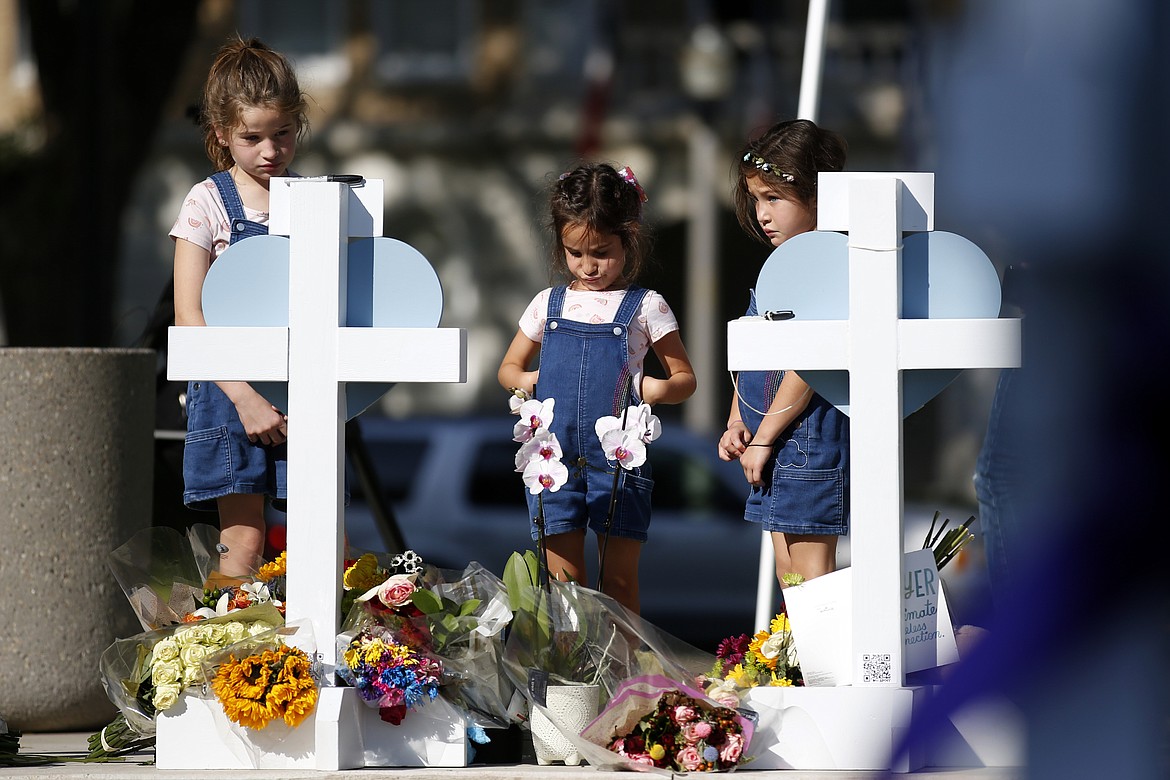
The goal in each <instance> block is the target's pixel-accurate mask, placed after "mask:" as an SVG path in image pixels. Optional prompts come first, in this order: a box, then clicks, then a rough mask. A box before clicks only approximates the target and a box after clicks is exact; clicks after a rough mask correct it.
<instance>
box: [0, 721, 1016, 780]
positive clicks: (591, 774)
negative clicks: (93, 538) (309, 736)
mask: <svg viewBox="0 0 1170 780" xmlns="http://www.w3.org/2000/svg"><path fill="white" fill-rule="evenodd" d="M88 737H89V734H88V733H66V734H28V733H26V734H25V735H24V736H23V737H21V740H20V747H21V750H20V752H21V753H22V754H31V753H45V754H51V755H65V756H75V757H81V756H84V755H85V754H86V753H87V752H88V748H87V746H86V739H87V738H88ZM738 771H740V772H747V773H748V776H747V777H745V779H744V780H778V779H779V778H784V780H873V778H878V777H882V775H881V773H875V772H854V771H805V770H787V771H782V770H761V771H751V770H749V769H746V768H743V769H740V770H738ZM900 776H903V777H913V778H915V780H1025V778H1026V777H1027V773H1026V770H1025V769H1023V768H1021V767H1008V768H1005V767H984V768H979V769H938V768H930V769H925V770H920V771H918V772H912V773H908V774H905V775H900ZM0 777H3V778H6V779H7V778H40V779H41V780H46V779H50V778H60V779H61V780H79V779H82V778H94V779H95V780H111V779H113V778H147V777H154V778H162V779H163V780H188V778H190V779H191V780H208V779H211V780H285V779H286V778H288V779H289V780H292V779H293V778H315V779H316V780H324V779H325V778H341V777H344V778H351V780H352V778H400V779H402V780H406V779H407V778H409V780H481V779H482V780H568V779H569V778H582V779H583V778H588V779H589V780H609V779H611V778H612V779H613V780H629V778H630V777H631V774H630V773H629V772H614V771H601V770H597V769H593V768H591V767H588V766H580V767H567V766H559V765H558V766H539V765H537V764H472V765H471V766H469V767H462V768H458V769H451V768H442V769H420V768H407V769H391V768H366V769H349V770H344V771H340V772H327V771H313V770H201V771H200V770H163V769H156V768H155V766H154V751H153V749H148V750H145V751H142V752H141V753H138V754H135V755H132V756H129V757H127V758H126V759H125V760H123V761H116V762H107V763H91V764H86V763H61V764H53V765H51V766H41V767H17V768H0Z"/></svg>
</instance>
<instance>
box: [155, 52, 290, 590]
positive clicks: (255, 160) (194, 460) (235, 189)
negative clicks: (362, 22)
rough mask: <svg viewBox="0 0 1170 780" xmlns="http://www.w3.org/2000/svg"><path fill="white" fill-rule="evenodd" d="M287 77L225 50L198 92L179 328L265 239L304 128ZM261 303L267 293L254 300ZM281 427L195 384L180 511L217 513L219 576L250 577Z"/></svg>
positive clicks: (260, 58)
mask: <svg viewBox="0 0 1170 780" xmlns="http://www.w3.org/2000/svg"><path fill="white" fill-rule="evenodd" d="M305 111H306V101H305V97H304V95H303V93H302V92H301V90H300V87H299V86H298V83H297V78H296V74H295V73H294V72H293V69H292V66H291V65H290V64H289V62H288V60H286V59H285V58H284V57H283V56H282V55H280V54H278V53H277V52H274V51H272V50H271V49H269V48H268V47H267V46H265V45H264V44H262V43H260V42H259V41H257V40H255V39H252V40H249V41H243V40H235V41H232V42H230V43H228V44H227V45H226V46H224V47H223V48H222V49H220V51H219V53H218V55H217V56H216V59H215V62H214V63H213V64H212V66H211V71H210V73H209V74H208V77H207V82H206V84H205V86H204V91H203V106H202V117H201V123H202V126H203V129H204V144H205V146H206V150H207V155H208V157H209V158H211V161H212V163H213V164H214V166H215V169H216V171H217V173H216V174H215V175H213V176H212V177H210V178H208V179H206V180H204V181H202V182H200V183H199V184H196V185H195V186H194V187H193V188H192V189H191V191H190V193H188V195H187V197H186V199H185V200H184V201H183V206H182V208H181V209H180V211H179V216H178V219H176V220H175V225H174V227H173V228H171V233H170V235H171V237H172V238H173V239H174V240H175V324H176V325H206V322H204V319H203V306H202V290H203V280H204V278H205V277H206V276H207V270H208V269H209V268H210V267H211V264H212V262H214V261H215V259H216V258H217V257H218V256H219V255H220V254H221V253H222V252H223V250H224V249H226V248H227V247H228V246H229V245H230V244H233V243H235V242H236V241H238V240H240V239H243V238H247V237H249V236H254V235H263V234H265V233H267V232H268V227H267V222H268V184H269V180H270V179H271V178H272V177H274V176H284V175H286V174H287V171H288V166H289V165H290V164H291V163H292V160H293V157H294V155H295V154H296V147H297V139H298V138H299V136H300V134H301V133H302V132H303V131H304V130H305V129H306V128H307V119H306V115H305ZM255 292H256V295H264V294H265V293H264V290H262V289H259V290H256V291H255ZM286 423H287V418H286V417H285V416H284V414H283V413H282V412H281V410H279V409H277V408H276V407H274V406H273V405H272V404H270V403H269V402H268V401H267V400H265V399H264V398H263V397H262V396H261V395H260V394H259V393H257V392H256V391H255V390H254V389H253V388H252V387H251V385H249V384H248V383H246V382H191V383H190V384H189V386H188V391H187V437H186V444H185V447H184V449H183V480H184V483H185V485H184V492H183V502H184V503H185V504H186V505H187V506H190V507H192V508H195V509H209V510H218V512H219V525H220V547H219V552H220V559H219V573H220V574H222V575H225V576H227V577H237V576H242V575H247V574H250V573H252V572H254V571H255V570H256V567H257V565H258V564H257V561H258V559H259V558H260V556H261V555H262V553H263V551H264V534H265V523H264V502H265V497H266V496H268V497H271V498H274V499H280V500H283V499H284V498H286V490H285V452H286V448H285V438H286V435H287V427H286Z"/></svg>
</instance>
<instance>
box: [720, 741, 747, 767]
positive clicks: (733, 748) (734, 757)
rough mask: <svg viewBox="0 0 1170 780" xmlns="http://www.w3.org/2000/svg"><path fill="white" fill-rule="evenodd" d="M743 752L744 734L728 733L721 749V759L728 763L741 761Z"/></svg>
mask: <svg viewBox="0 0 1170 780" xmlns="http://www.w3.org/2000/svg"><path fill="white" fill-rule="evenodd" d="M742 753H743V734H728V735H727V739H726V740H725V741H724V743H723V747H721V748H720V749H719V760H720V761H724V762H726V763H728V764H734V763H736V762H737V761H739V757H740V755H741V754H742Z"/></svg>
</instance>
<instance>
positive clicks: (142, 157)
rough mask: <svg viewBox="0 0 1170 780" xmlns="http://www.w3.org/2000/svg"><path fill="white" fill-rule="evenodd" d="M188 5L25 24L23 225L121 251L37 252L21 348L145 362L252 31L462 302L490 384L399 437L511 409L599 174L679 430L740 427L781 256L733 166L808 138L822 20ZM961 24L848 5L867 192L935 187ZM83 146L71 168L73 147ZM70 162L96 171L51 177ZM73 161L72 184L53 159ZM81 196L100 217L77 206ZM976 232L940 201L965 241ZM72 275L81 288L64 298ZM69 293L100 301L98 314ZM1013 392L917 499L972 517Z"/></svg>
mask: <svg viewBox="0 0 1170 780" xmlns="http://www.w3.org/2000/svg"><path fill="white" fill-rule="evenodd" d="M166 5H167V8H165V9H160V8H158V6H157V4H154V3H147V2H132V1H131V0H110V2H105V3H94V4H78V5H77V6H76V7H71V6H70V5H69V4H64V5H62V4H47V5H42V4H39V3H35V2H29V1H28V0H0V137H2V138H3V140H2V142H0V165H2V167H0V171H2V172H3V174H4V176H5V179H6V180H7V181H6V182H5V186H4V187H3V190H4V191H5V194H4V196H3V197H4V198H5V207H6V208H5V212H6V213H7V214H8V215H9V216H8V218H9V219H12V220H13V221H14V222H15V221H16V220H17V219H22V220H26V221H27V219H29V218H38V217H37V216H36V215H39V218H40V219H41V221H42V222H43V223H44V224H45V225H46V227H45V228H38V230H39V231H41V232H42V233H43V232H45V231H54V228H52V227H49V226H51V225H54V224H58V225H59V224H62V223H67V224H69V225H71V226H78V220H77V219H76V218H74V217H72V216H64V215H72V214H74V213H76V212H78V211H81V212H84V213H86V214H87V217H86V218H85V220H84V223H85V224H86V225H88V224H91V223H93V224H97V225H98V226H100V227H99V229H100V231H102V232H100V233H95V234H94V235H91V236H89V237H88V239H87V240H83V241H81V242H77V243H74V244H72V245H70V246H61V247H59V248H58V249H57V250H56V252H55V255H54V258H56V259H42V260H39V261H38V260H37V259H35V258H34V257H32V256H31V255H30V254H29V249H28V241H27V235H26V234H25V233H22V232H21V231H19V230H17V229H16V228H13V235H12V236H10V238H9V240H8V241H7V242H6V243H4V244H3V250H4V253H3V256H2V258H0V343H10V344H12V345H25V344H30V345H31V344H48V345H54V344H85V345H92V346H126V345H131V344H134V343H135V342H136V341H137V340H138V339H139V338H140V336H141V334H142V331H143V328H144V327H145V325H146V323H147V320H148V318H149V316H150V314H151V311H152V309H153V307H154V304H155V301H156V300H157V298H158V296H159V293H160V292H161V290H162V289H163V287H164V285H165V283H166V281H167V279H168V278H169V275H170V271H171V259H172V253H173V248H172V242H171V241H170V239H169V238H168V237H167V231H168V230H169V228H170V226H171V223H172V221H173V219H174V215H175V214H176V213H177V211H178V207H179V203H180V200H181V198H182V197H183V195H184V194H185V193H186V192H187V190H188V188H190V186H191V185H192V184H193V183H195V182H196V181H198V180H200V179H201V178H203V177H204V176H206V175H207V174H208V173H209V172H210V170H209V166H208V162H207V160H206V158H205V157H204V155H203V152H202V144H201V139H200V134H199V131H198V129H197V127H196V126H195V124H194V123H193V121H192V114H193V111H194V106H195V105H196V103H197V102H198V99H199V92H200V88H201V85H202V79H203V77H204V76H205V74H206V70H207V67H208V65H209V64H210V62H211V59H212V57H213V55H214V52H215V50H216V49H217V48H218V47H219V46H220V45H221V44H222V43H223V42H224V41H225V40H226V39H227V38H228V37H229V36H231V35H234V34H236V33H239V34H241V35H243V36H253V35H254V36H258V37H260V38H261V39H262V40H264V41H265V42H266V43H268V44H270V45H272V46H273V47H274V48H277V49H279V50H281V51H283V52H285V53H287V54H288V55H289V56H290V57H291V58H292V59H293V60H294V62H295V64H296V66H297V68H298V72H299V73H300V75H301V80H302V86H303V87H304V88H305V90H306V91H307V92H308V94H309V95H310V97H311V98H312V114H311V125H312V133H311V137H310V138H309V140H308V142H307V143H306V144H304V145H303V146H302V147H301V150H300V152H299V153H298V158H297V162H296V164H295V168H296V170H297V171H298V172H300V173H302V174H310V175H314V174H322V173H360V174H363V175H365V176H366V177H368V178H382V179H384V180H385V182H386V192H387V197H386V214H385V226H386V234H387V235H389V236H393V237H395V238H399V239H401V240H403V241H406V242H408V243H410V244H412V245H413V246H415V247H417V248H418V249H419V250H420V251H422V252H423V254H424V255H426V256H427V258H428V259H429V260H430V261H431V263H432V264H433V265H434V266H435V268H436V270H437V272H438V274H439V277H440V279H441V280H442V283H443V287H444V291H445V295H446V305H445V312H444V317H443V323H442V324H443V325H444V326H448V327H460V328H466V329H467V330H468V333H469V366H468V381H467V383H466V384H461V385H422V386H402V387H398V388H396V389H395V390H394V391H393V392H391V393H390V394H388V395H387V396H386V397H385V398H384V399H383V401H382V403H381V405H380V407H379V408H378V409H376V410H375V411H374V413H381V414H384V415H387V416H392V417H404V416H411V415H417V414H422V413H428V414H429V413H438V414H450V415H463V414H477V413H497V412H499V411H502V409H503V405H502V393H501V390H500V389H499V387H498V385H497V383H496V380H495V372H496V368H497V366H498V363H499V360H500V358H501V356H502V355H503V352H504V350H505V348H506V346H507V344H508V343H509V341H510V339H511V337H512V335H513V334H514V332H515V328H516V320H517V318H518V315H519V312H520V311H521V310H522V308H523V306H524V305H525V304H526V303H527V301H528V300H529V299H530V298H531V296H532V295H533V294H534V293H535V292H536V291H537V290H539V289H540V288H541V287H543V286H544V285H546V284H547V282H548V279H549V262H548V242H547V239H548V236H547V234H546V232H545V230H544V225H543V224H542V220H543V217H544V213H545V206H546V187H547V185H548V184H549V182H550V181H551V180H553V179H554V178H555V177H556V175H557V174H559V173H560V172H562V171H564V170H567V169H568V168H570V167H572V166H573V165H574V164H575V163H576V162H577V161H578V160H579V159H581V158H599V159H603V160H608V161H614V162H617V163H619V164H628V165H630V166H632V167H633V169H634V170H635V171H636V172H637V174H638V176H639V178H640V179H641V181H642V183H643V185H644V186H645V188H646V190H647V192H648V194H649V198H650V199H649V203H648V204H647V208H648V220H649V222H650V225H651V227H652V229H653V232H654V236H655V247H654V252H653V260H654V263H653V264H652V265H651V267H650V269H649V272H648V274H647V276H646V277H645V278H644V279H643V283H644V284H646V285H647V286H649V287H653V288H656V289H658V290H660V291H662V292H663V293H664V294H665V296H666V297H667V299H668V300H669V301H670V302H671V304H672V306H673V307H674V309H675V311H676V312H677V313H678V315H679V317H680V321H681V322H682V324H683V337H684V342H685V343H686V344H687V346H688V349H689V350H690V352H691V355H692V358H693V360H694V363H695V366H696V370H697V372H698V376H699V378H700V389H699V392H698V393H697V394H696V396H695V397H694V398H692V399H691V400H690V401H688V402H687V403H686V404H684V405H682V406H681V407H672V408H663V409H662V410H660V411H659V413H660V414H661V415H662V416H663V417H664V418H666V420H667V421H668V422H675V421H681V422H682V423H683V424H685V425H687V426H688V427H689V428H692V429H694V430H696V431H700V432H705V431H713V430H721V429H722V425H723V423H724V421H725V419H726V410H727V408H728V405H729V403H730V398H731V392H732V385H731V379H730V377H729V376H728V374H727V372H726V370H725V368H724V367H725V365H726V363H725V346H726V343H725V341H726V340H725V336H724V334H725V323H726V322H727V321H728V320H730V319H733V318H735V317H737V316H739V315H740V314H741V313H742V312H743V310H744V309H745V307H746V302H747V290H748V288H749V287H750V286H752V284H753V283H754V280H755V278H756V275H757V274H758V272H759V269H760V267H761V265H762V263H763V261H764V260H765V259H766V257H767V254H768V252H767V248H766V247H764V246H763V245H760V244H756V243H753V242H751V241H750V240H749V239H747V238H746V237H745V236H744V235H743V233H742V231H741V230H740V229H739V227H738V226H737V224H736V222H735V219H734V215H733V213H732V211H731V206H730V185H731V171H732V163H733V157H734V153H735V151H736V150H737V149H738V148H739V147H740V146H741V145H742V144H743V142H744V141H745V139H746V138H748V137H749V136H750V135H751V134H753V133H754V132H758V131H760V130H762V129H763V128H764V127H766V126H767V125H769V124H771V123H772V122H775V121H778V120H780V119H786V118H792V117H794V115H795V113H796V108H797V96H798V91H799V85H800V75H801V73H800V71H801V62H802V57H803V49H804V33H805V17H806V12H807V4H806V3H805V2H800V1H799V0H779V1H777V2H764V0H739V1H738V2H714V1H713V0H689V1H688V2H676V1H673V0H638V1H637V2H622V1H620V0H571V1H568V0H558V1H556V2H545V1H543V0H541V1H538V0H345V1H344V2H329V3H324V2H318V1H317V0H282V2H279V3H278V2H272V1H270V0H201V1H200V0H181V1H180V2H175V3H168V4H166ZM955 5H962V4H961V3H957V4H956V3H947V2H927V3H916V2H912V0H837V2H833V3H832V6H831V19H830V24H829V28H828V31H827V36H826V39H827V46H826V57H825V69H824V75H823V81H822V98H821V108H820V114H819V121H820V123H821V124H823V125H825V126H827V127H830V128H833V129H835V130H838V131H840V132H842V133H843V134H844V135H845V136H846V138H847V139H848V141H849V144H850V156H849V162H848V168H849V169H851V170H930V169H931V168H930V167H929V166H928V165H924V154H925V152H926V151H928V150H929V148H930V143H929V138H928V137H927V136H928V135H929V127H928V123H926V122H924V121H923V119H922V113H921V108H922V106H921V101H922V98H921V95H922V94H923V92H922V88H921V86H922V83H923V81H922V78H921V72H920V71H921V69H922V67H923V61H922V57H921V52H922V48H921V46H920V43H919V42H917V39H916V28H920V27H921V24H922V23H923V20H924V19H927V18H930V17H932V16H936V15H939V14H941V15H944V16H945V15H947V14H948V13H950V12H951V9H950V6H955ZM58 6H60V7H58ZM70 8H72V10H70ZM167 36H169V37H167ZM49 68H52V69H53V70H52V71H51V72H50V70H49ZM150 79H153V81H151V80H150ZM118 92H121V93H124V94H122V95H121V96H119V94H117V93H118ZM54 101H55V102H54ZM63 107H64V108H63ZM135 113H140V114H141V117H136V116H134V114H135ZM62 128H65V129H62ZM79 129H80V132H78V131H79ZM71 132H72V134H71ZM62 133H64V139H66V140H67V141H68V143H66V142H65V140H57V141H55V140H54V138H55V137H58V136H61V134H62ZM54 143H58V144H60V146H61V147H62V148H63V149H64V148H68V149H70V150H71V151H68V152H62V151H59V152H57V153H55V154H51V153H50V152H49V151H47V150H49V149H51V148H52V147H53V146H54ZM118 145H120V146H121V147H122V148H121V149H120V150H119V151H117V152H115V149H114V147H115V146H118ZM78 147H81V148H80V150H78ZM69 155H74V158H73V159H74V162H72V164H71V165H69V166H68V168H67V172H58V173H56V174H54V173H52V172H51V171H52V170H53V169H52V167H51V165H52V164H51V163H48V162H47V161H46V160H45V159H44V158H46V157H50V156H51V157H54V158H55V159H56V160H58V161H59V160H60V159H61V158H62V157H65V156H69ZM38 156H39V158H38ZM29 160H32V161H33V162H31V163H30V162H29ZM57 164H60V163H59V162H58V163H57ZM45 165H48V166H49V167H48V168H46V169H44V170H41V171H40V172H39V173H37V172H34V171H30V170H29V168H30V166H31V167H32V168H36V167H37V166H42V167H43V166H45ZM19 176H27V177H29V183H28V184H27V186H25V185H23V184H20V183H19V181H20V180H19V178H18V177H19ZM66 178H71V179H72V180H71V181H69V180H65V179H66ZM123 178H125V179H127V181H125V182H124V187H122V186H114V184H113V183H114V182H120V181H121V179H123ZM45 179H56V180H57V181H56V184H55V186H54V188H53V189H54V190H57V189H60V190H61V192H57V191H54V192H53V193H52V195H51V196H50V195H48V194H46V195H45V197H46V198H48V197H52V198H54V199H56V200H55V202H54V203H53V204H52V205H50V204H46V205H45V206H43V207H40V208H35V209H34V212H33V217H29V216H27V215H26V214H23V213H22V212H21V207H22V206H24V207H27V205H28V202H29V201H30V200H31V199H34V198H36V197H37V193H38V192H40V190H38V189H36V187H38V186H40V185H38V184H37V182H41V181H43V180H45ZM70 191H72V192H74V193H80V192H83V193H84V195H80V194H74V195H73V196H72V197H73V200H68V199H67V198H68V197H69V196H68V195H67V194H66V193H67V192H70ZM95 204H96V208H97V209H98V211H97V212H96V213H95V212H93V211H92V209H93V208H95ZM9 206H11V208H9ZM952 215H953V211H949V210H948V203H947V202H945V200H943V199H942V198H940V199H939V204H938V226H939V228H940V229H949V228H950V226H951V224H952V219H953V217H952ZM85 229H88V228H85ZM22 235H23V236H25V238H24V239H21V238H20V237H21V236H22ZM966 235H968V237H970V238H971V239H972V240H975V241H976V242H977V243H980V240H981V237H980V236H979V235H976V234H972V233H970V232H968V233H967V234H966ZM22 240H23V241H24V243H21V241H22ZM57 240H66V239H64V238H58V239H57ZM985 248H986V247H985ZM988 251H989V254H992V252H991V250H990V249H988ZM60 258H67V259H68V260H69V261H70V262H72V263H75V265H72V266H71V265H70V264H69V263H67V262H61V261H60ZM992 258H993V260H996V261H997V263H1001V262H1002V259H1001V258H996V256H995V255H994V254H992ZM50 263H51V264H50ZM71 268H74V269H76V270H75V271H73V272H72V273H74V276H73V277H72V278H74V279H76V283H74V282H71V281H64V280H68V279H70V273H71V270H70V269H71ZM62 287H68V288H70V289H71V290H72V289H73V288H76V290H77V294H78V296H79V297H78V298H77V300H76V302H75V303H71V302H70V300H69V299H68V298H67V297H66V298H63V296H67V295H68V294H69V293H67V292H63V291H62ZM30 300H31V301H32V302H33V303H29V301H30ZM82 311H84V314H82ZM4 312H7V317H5V316H4ZM68 317H72V318H73V319H72V320H70V321H69V322H66V319H67V318H68ZM70 323H72V324H70ZM652 360H653V359H652V358H651V361H652ZM651 370H653V367H652V368H651ZM993 384H994V372H979V371H975V372H967V374H965V375H964V376H963V377H961V378H960V379H959V380H958V381H957V382H956V383H955V384H954V385H952V386H951V387H950V388H948V389H947V390H946V391H944V392H943V394H942V395H941V396H940V397H939V399H938V400H936V401H935V402H934V403H932V404H929V405H928V406H927V407H926V408H925V409H924V410H922V411H920V412H918V413H917V414H915V415H913V416H912V417H911V418H909V419H908V420H907V422H906V441H907V446H906V459H907V460H906V462H907V487H908V491H909V492H910V493H911V494H912V495H915V496H920V497H923V498H927V499H936V498H937V499H938V500H945V501H962V502H967V503H971V504H973V497H972V490H971V471H972V469H973V466H974V459H975V453H976V451H977V449H978V446H979V443H980V440H981V437H982V432H983V426H984V421H985V419H986V411H987V407H988V405H989V401H990V393H991V388H992V386H993ZM712 441H714V438H712Z"/></svg>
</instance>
